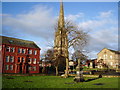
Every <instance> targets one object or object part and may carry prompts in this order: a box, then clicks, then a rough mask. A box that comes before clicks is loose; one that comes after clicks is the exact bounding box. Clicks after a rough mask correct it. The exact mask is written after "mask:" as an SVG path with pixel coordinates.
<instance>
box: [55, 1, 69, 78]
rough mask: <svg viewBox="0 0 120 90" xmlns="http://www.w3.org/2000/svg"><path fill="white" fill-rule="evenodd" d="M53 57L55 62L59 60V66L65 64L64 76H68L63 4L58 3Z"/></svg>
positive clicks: (66, 38)
mask: <svg viewBox="0 0 120 90" xmlns="http://www.w3.org/2000/svg"><path fill="white" fill-rule="evenodd" d="M54 57H55V59H56V60H58V62H59V60H60V62H62V64H61V65H63V64H66V71H65V75H66V76H67V75H68V35H67V32H66V30H65V23H64V8H63V2H61V3H60V13H59V19H58V28H57V30H56V32H55V40H54ZM60 62H59V64H60ZM63 68H64V66H63Z"/></svg>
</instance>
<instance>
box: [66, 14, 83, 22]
mask: <svg viewBox="0 0 120 90" xmlns="http://www.w3.org/2000/svg"><path fill="white" fill-rule="evenodd" d="M83 17H84V13H78V14H69V15H67V16H66V19H68V20H72V21H76V20H77V19H79V18H83Z"/></svg>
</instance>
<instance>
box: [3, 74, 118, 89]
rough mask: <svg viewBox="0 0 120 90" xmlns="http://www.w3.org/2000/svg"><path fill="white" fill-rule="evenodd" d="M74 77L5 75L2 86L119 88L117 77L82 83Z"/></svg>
mask: <svg viewBox="0 0 120 90" xmlns="http://www.w3.org/2000/svg"><path fill="white" fill-rule="evenodd" d="M73 78H74V77H69V78H61V77H60V76H3V77H2V88H118V78H117V77H111V78H106V77H103V78H99V79H96V80H92V81H88V82H81V83H75V82H74V81H73ZM92 78H93V77H92ZM88 79H90V78H88V77H86V78H85V80H88ZM95 84H97V85H95Z"/></svg>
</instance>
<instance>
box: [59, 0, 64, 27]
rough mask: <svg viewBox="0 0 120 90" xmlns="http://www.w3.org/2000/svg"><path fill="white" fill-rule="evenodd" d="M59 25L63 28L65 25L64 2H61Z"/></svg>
mask: <svg viewBox="0 0 120 90" xmlns="http://www.w3.org/2000/svg"><path fill="white" fill-rule="evenodd" d="M58 26H59V28H63V27H64V8H63V2H61V3H60V14H59V20H58Z"/></svg>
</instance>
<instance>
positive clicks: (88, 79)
mask: <svg viewBox="0 0 120 90" xmlns="http://www.w3.org/2000/svg"><path fill="white" fill-rule="evenodd" d="M96 79H99V77H98V78H91V79H88V80H85V81H84V82H89V81H93V80H96Z"/></svg>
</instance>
